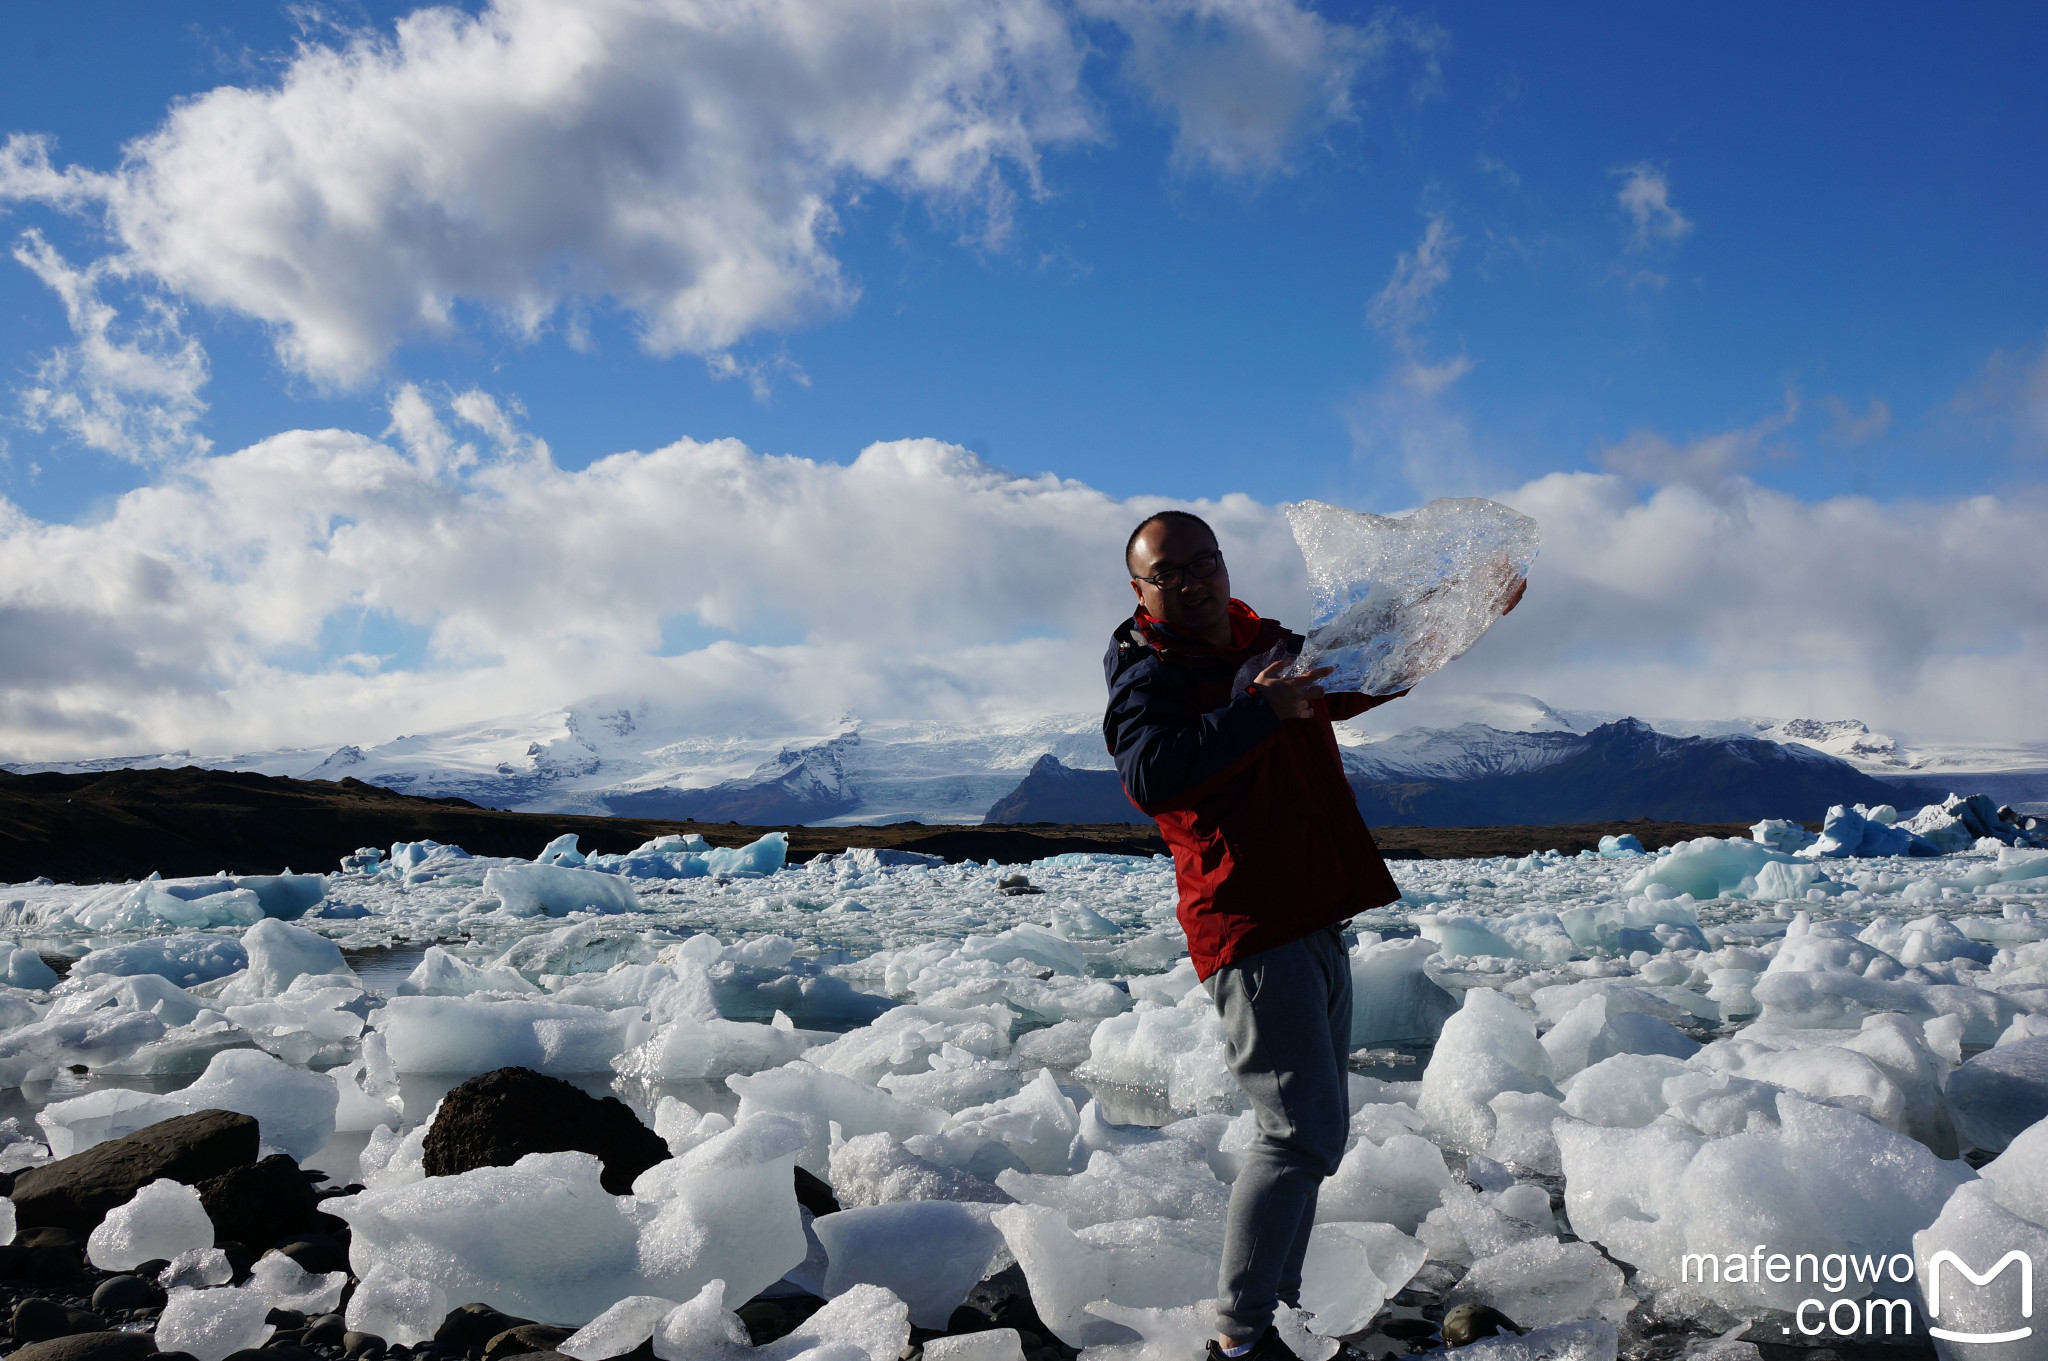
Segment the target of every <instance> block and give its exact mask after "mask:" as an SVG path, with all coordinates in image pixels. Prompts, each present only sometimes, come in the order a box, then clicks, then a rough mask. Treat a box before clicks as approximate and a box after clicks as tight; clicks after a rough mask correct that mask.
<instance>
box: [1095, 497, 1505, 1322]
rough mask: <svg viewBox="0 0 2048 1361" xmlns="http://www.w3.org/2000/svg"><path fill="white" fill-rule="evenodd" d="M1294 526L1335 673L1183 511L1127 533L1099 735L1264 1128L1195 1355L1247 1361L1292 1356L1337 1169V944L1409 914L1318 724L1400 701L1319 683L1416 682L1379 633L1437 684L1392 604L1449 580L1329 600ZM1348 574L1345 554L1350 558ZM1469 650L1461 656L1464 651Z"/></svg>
mask: <svg viewBox="0 0 2048 1361" xmlns="http://www.w3.org/2000/svg"><path fill="white" fill-rule="evenodd" d="M1305 504H1306V505H1308V506H1311V507H1313V506H1314V503H1305ZM1446 504H1449V503H1443V502H1437V503H1432V506H1431V507H1426V508H1425V511H1424V512H1418V515H1417V516H1416V517H1414V519H1413V521H1412V522H1401V521H1380V520H1378V517H1352V518H1354V519H1358V520H1370V521H1376V522H1377V524H1378V525H1380V526H1385V525H1396V526H1403V527H1405V526H1406V525H1407V524H1409V523H1417V524H1419V523H1420V522H1421V517H1422V515H1423V514H1424V513H1426V512H1428V511H1431V510H1434V509H1435V507H1437V506H1442V505H1446ZM1478 504H1481V505H1487V506H1490V505H1492V503H1490V502H1484V503H1478ZM1300 509H1301V508H1300V507H1297V508H1295V510H1297V511H1299V510H1300ZM1315 509H1316V510H1318V511H1329V512H1334V513H1335V514H1336V515H1338V516H1347V517H1349V516H1352V513H1351V512H1349V511H1344V510H1342V509H1340V508H1338V507H1316V508H1315ZM1499 509H1501V510H1503V511H1504V510H1505V509H1506V508H1505V507H1500V508H1499ZM1290 513H1291V514H1292V512H1290ZM1507 513H1508V514H1509V515H1512V514H1513V512H1507ZM1516 518H1517V519H1521V518H1522V517H1516ZM1295 528H1296V534H1297V537H1301V538H1302V542H1303V547H1304V550H1305V551H1307V552H1309V553H1310V556H1311V561H1310V567H1311V578H1312V581H1314V582H1315V584H1316V587H1317V594H1318V597H1319V598H1318V609H1317V614H1318V616H1319V618H1318V620H1317V623H1318V625H1319V627H1318V628H1317V629H1316V630H1314V631H1312V637H1311V639H1309V640H1306V641H1307V642H1308V643H1310V644H1311V651H1312V652H1326V653H1328V654H1330V657H1331V659H1332V660H1334V661H1335V662H1336V663H1337V665H1336V666H1335V667H1330V666H1322V667H1314V666H1311V667H1309V668H1308V669H1301V667H1300V662H1301V655H1300V654H1301V653H1302V651H1303V647H1304V642H1305V640H1304V639H1303V638H1302V637H1301V636H1300V635H1297V634H1294V633H1290V632H1289V631H1288V630H1286V629H1284V628H1282V627H1281V626H1280V625H1279V624H1277V623H1275V622H1274V621H1272V620H1270V619H1262V618H1260V617H1259V616H1258V615H1257V614H1256V613H1254V612H1253V611H1252V609H1251V608H1250V607H1249V606H1247V605H1246V604H1244V603H1243V602H1242V601H1239V600H1234V599H1232V598H1231V595H1230V572H1229V569H1228V568H1227V567H1226V566H1225V565H1224V559H1223V552H1222V549H1221V547H1220V546H1219V545H1218V544H1217V542H1216V536H1215V534H1214V533H1213V532H1211V530H1210V528H1209V526H1208V525H1207V524H1205V523H1204V522H1203V521H1202V520H1201V519H1199V518H1197V517H1196V516H1194V515H1191V514H1188V513H1187V512H1185V511H1165V512H1162V513H1160V514H1158V515H1154V516H1151V517H1150V518H1148V519H1147V520H1145V521H1144V522H1143V523H1141V524H1140V525H1139V526H1138V527H1137V529H1136V530H1135V531H1133V532H1132V534H1131V537H1130V540H1129V541H1128V543H1127V544H1126V545H1125V552H1124V558H1125V566H1126V567H1127V568H1128V570H1129V572H1130V577H1131V590H1132V591H1133V592H1134V593H1135V594H1136V595H1137V597H1138V608H1137V610H1136V612H1135V613H1134V614H1133V615H1132V616H1131V618H1130V619H1128V620H1126V621H1124V623H1122V624H1121V625H1119V626H1118V628H1117V630H1116V636H1115V640H1114V642H1113V644H1112V645H1111V647H1110V650H1109V653H1108V656H1107V657H1106V658H1105V659H1104V666H1105V669H1106V671H1107V673H1108V680H1109V708H1108V712H1107V713H1106V715H1105V716H1104V718H1103V737H1104V740H1105V741H1106V742H1107V743H1108V745H1109V750H1110V754H1111V755H1112V756H1114V757H1115V759H1116V767H1117V773H1118V774H1119V775H1120V776H1121V777H1122V779H1123V784H1124V790H1125V792H1126V793H1127V794H1128V795H1129V796H1130V798H1131V801H1132V802H1133V803H1135V804H1136V805H1137V806H1138V807H1139V808H1140V809H1142V810H1143V811H1145V812H1146V813H1149V814H1151V815H1152V817H1153V818H1154V819H1155V820H1156V821H1157V822H1158V824H1159V830H1160V834H1161V835H1162V836H1163V837H1164V838H1165V840H1166V844H1167V846H1168V847H1169V848H1170V849H1171V850H1172V852H1173V862H1174V874H1175V878H1176V880H1177V881H1178V886H1179V891H1180V905H1179V916H1180V923H1181V927H1182V929H1183V930H1184V931H1185V932H1186V933H1187V940H1188V953H1189V955H1190V956H1191V957H1192V958H1193V961H1194V966H1195V972H1196V973H1197V975H1198V976H1200V977H1201V979H1202V981H1203V984H1204V986H1206V987H1207V989H1208V991H1209V995H1210V996H1211V997H1212V998H1213V999H1214V1000H1215V1002H1216V1006H1217V1009H1218V1011H1219V1012H1220V1014H1221V1016H1222V1021H1223V1030H1224V1040H1225V1055H1226V1057H1227V1060H1228V1062H1229V1064H1230V1069H1231V1072H1232V1073H1233V1074H1234V1075H1235V1076H1236V1078H1237V1080H1238V1083H1239V1085H1240V1086H1241V1087H1242V1088H1243V1090H1244V1093H1245V1095H1246V1097H1247V1098H1249V1100H1250V1101H1251V1104H1252V1109H1253V1111H1254V1112H1255V1118H1256V1120H1257V1124H1258V1133H1257V1136H1256V1138H1255V1140H1254V1142H1253V1145H1252V1147H1251V1149H1250V1150H1249V1151H1248V1152H1247V1153H1246V1155H1245V1161H1244V1170H1243V1171H1242V1172H1241V1173H1239V1175H1238V1178H1237V1182H1236V1184H1235V1185H1234V1186H1233V1187H1232V1188H1231V1194H1230V1210H1229V1217H1228V1220H1227V1222H1226V1224H1225V1228H1224V1239H1223V1268H1222V1273H1221V1278H1220V1281H1219V1286H1218V1290H1219V1294H1220V1296H1221V1299H1220V1302H1219V1306H1218V1310H1217V1329H1218V1334H1219V1337H1218V1340H1217V1341H1216V1342H1214V1343H1212V1344H1211V1346H1210V1350H1209V1355H1210V1356H1211V1357H1217V1356H1229V1357H1249V1358H1252V1361H1291V1358H1293V1353H1292V1352H1291V1351H1290V1350H1289V1349H1288V1347H1287V1345H1286V1344H1285V1343H1284V1342H1282V1341H1281V1340H1280V1338H1279V1335H1278V1334H1277V1333H1276V1332H1275V1331H1274V1330H1273V1327H1272V1323H1273V1317H1274V1313H1275V1311H1276V1309H1277V1308H1278V1306H1279V1304H1281V1303H1282V1302H1285V1303H1287V1304H1288V1305H1290V1306H1295V1305H1298V1304H1299V1303H1300V1298H1301V1268H1302V1259H1303V1257H1304V1256H1305V1255H1306V1253H1307V1251H1308V1241H1309V1232H1310V1230H1311V1229H1313V1228H1314V1227H1315V1205H1316V1193H1317V1190H1318V1189H1319V1187H1320V1186H1321V1183H1322V1180H1323V1178H1324V1177H1326V1176H1329V1175H1330V1174H1331V1173H1332V1172H1334V1171H1335V1170H1336V1168H1337V1164H1338V1161H1339V1160H1340V1159H1341V1158H1342V1157H1343V1155H1344V1141H1345V1136H1346V1133H1347V1131H1348V1128H1349V1124H1350V1102H1349V1090H1348V1089H1349V1077H1348V1074H1349V1066H1348V1060H1349V1056H1350V1050H1351V965H1350V960H1349V959H1348V958H1347V956H1346V954H1345V950H1344V941H1343V928H1344V925H1345V923H1346V922H1347V921H1348V920H1349V919H1350V918H1351V917H1352V916H1353V915H1355V914H1357V913H1360V912H1363V911H1366V910H1367V909H1369V908H1374V907H1379V906H1382V905H1383V904H1386V903H1390V902H1393V901H1394V900H1395V899H1397V898H1399V897H1400V896H1401V891H1400V889H1399V888H1397V887H1396V886H1395V884H1394V880H1393V877H1392V876H1391V875H1389V874H1388V873H1387V867H1386V863H1385V862H1384V861H1383V860H1382V859H1381V858H1380V854H1379V851H1378V850H1377V849H1376V848H1375V847H1374V845H1373V840H1372V834H1371V833H1370V832H1369V831H1367V830H1366V826H1365V821H1364V819H1363V818H1361V817H1360V816H1359V814H1358V805H1357V802H1356V800H1355V799H1354V798H1353V796H1352V792H1351V787H1350V785H1349V784H1348V783H1347V782H1346V780H1345V777H1344V766H1343V762H1342V760H1341V759H1340V758H1339V756H1338V750H1337V741H1336V736H1335V734H1334V732H1333V731H1332V729H1331V723H1332V721H1333V720H1343V719H1347V718H1351V717H1354V716H1356V715H1358V714H1361V713H1364V712H1365V711H1367V710H1368V709H1372V708H1375V707H1377V706H1378V705H1381V704H1384V703H1386V702H1387V701H1388V700H1390V699H1396V698H1399V697H1400V695H1402V694H1405V693H1407V690H1406V688H1405V683H1403V688H1401V689H1399V690H1392V691H1390V692H1389V691H1386V690H1385V687H1384V685H1382V686H1380V687H1379V688H1381V689H1382V693H1378V694H1364V693H1358V692H1356V691H1349V690H1347V691H1345V692H1342V693H1330V694H1326V693H1325V692H1324V688H1323V687H1322V686H1321V685H1320V684H1318V682H1319V681H1322V680H1324V679H1325V678H1327V677H1329V676H1331V675H1332V674H1333V671H1336V672H1342V673H1345V674H1346V677H1347V678H1348V679H1352V680H1353V681H1354V682H1358V681H1359V680H1360V678H1361V677H1363V678H1366V679H1367V680H1368V681H1369V680H1370V679H1371V678H1374V677H1376V678H1378V679H1379V680H1381V681H1382V682H1384V681H1385V680H1386V679H1387V677H1388V676H1389V675H1391V676H1393V677H1394V679H1395V680H1396V681H1399V682H1406V680H1407V678H1408V677H1409V676H1410V675H1411V674H1421V672H1420V671H1417V670H1416V669H1415V667H1414V666H1413V665H1410V666H1408V669H1407V670H1401V669H1399V668H1398V667H1397V668H1396V669H1395V670H1393V671H1391V672H1390V671H1389V670H1388V669H1387V664H1386V658H1387V655H1388V654H1389V646H1388V640H1387V638H1386V637H1385V636H1384V635H1385V633H1386V630H1387V629H1388V628H1390V627H1391V628H1393V629H1394V630H1396V631H1397V632H1400V633H1402V634H1403V635H1404V636H1407V637H1409V638H1412V637H1414V636H1415V635H1416V634H1418V633H1419V632H1427V633H1428V634H1429V646H1430V647H1431V648H1433V649H1435V653H1436V654H1437V655H1435V656H1434V657H1433V658H1432V659H1431V660H1433V661H1434V665H1441V664H1442V660H1444V659H1446V658H1444V657H1443V656H1442V653H1443V652H1444V650H1445V649H1444V648H1443V646H1442V640H1443V638H1444V637H1447V636H1449V635H1448V634H1447V633H1446V632H1445V630H1444V627H1443V624H1442V620H1441V618H1439V617H1436V616H1432V617H1430V618H1428V619H1427V620H1426V621H1424V622H1425V624H1426V628H1425V629H1423V630H1417V629H1415V628H1413V627H1409V625H1411V624H1412V623H1413V622H1414V621H1415V619H1416V618H1417V616H1416V614H1415V612H1414V611H1413V610H1412V609H1410V610H1408V611H1407V612H1406V613H1404V612H1403V605H1404V603H1405V604H1406V605H1413V604H1415V603H1416V602H1418V601H1423V602H1427V601H1430V600H1434V601H1435V602H1436V604H1435V605H1434V606H1431V607H1430V608H1433V609H1435V610H1436V612H1437V616H1441V615H1442V613H1443V601H1444V600H1445V599H1446V582H1445V581H1443V580H1439V581H1437V582H1436V583H1434V585H1433V586H1431V587H1426V588H1425V589H1423V590H1421V591H1414V590H1411V591H1408V592H1407V593H1406V594H1405V595H1400V593H1399V592H1396V593H1395V595H1397V596H1399V599H1394V600H1393V605H1392V606H1389V604H1388V601H1389V600H1390V599H1393V597H1391V596H1389V594H1388V592H1387V591H1386V590H1381V591H1380V593H1379V594H1377V595H1374V594H1373V593H1372V592H1371V591H1370V590H1367V591H1365V592H1363V593H1361V592H1359V591H1357V590H1352V591H1350V593H1349V594H1348V595H1346V596H1345V598H1344V599H1342V600H1338V599H1335V598H1331V599H1328V600H1326V599H1324V597H1325V596H1327V595H1329V593H1328V592H1326V591H1324V590H1323V588H1322V583H1321V581H1320V579H1319V578H1318V577H1317V572H1316V566H1317V564H1316V561H1315V556H1314V553H1315V550H1314V548H1313V547H1312V538H1313V536H1306V537H1305V536H1303V521H1302V520H1300V519H1299V518H1297V519H1296V525H1295ZM1367 528H1368V529H1369V530H1370V529H1372V526H1368V527H1367ZM1531 529H1532V530H1533V525H1532V526H1531ZM1382 532H1383V531H1382ZM1528 556H1530V557H1533V548H1531V549H1530V551H1529V554H1528ZM1358 560H1359V558H1358V555H1357V554H1356V553H1355V552H1354V553H1353V554H1352V558H1351V561H1353V562H1356V561H1358ZM1501 562H1502V563H1504V564H1506V574H1505V575H1502V576H1501V581H1500V582H1499V583H1498V585H1497V586H1493V587H1488V588H1486V589H1488V590H1491V591H1492V595H1491V597H1490V598H1489V599H1488V600H1487V601H1486V602H1485V604H1486V607H1487V610H1486V612H1487V615H1488V618H1487V619H1486V621H1485V622H1487V623H1490V622H1491V620H1492V618H1497V617H1498V616H1499V615H1500V614H1504V613H1506V612H1507V610H1509V609H1512V608H1513V607H1514V605H1515V604H1516V603H1517V602H1519V600H1520V598H1521V584H1522V579H1521V576H1520V575H1519V572H1518V571H1516V570H1515V569H1517V568H1519V571H1526V570H1527V565H1526V561H1525V560H1518V559H1512V558H1508V557H1503V558H1502V559H1501ZM1442 575H1443V573H1442V572H1441V570H1439V576H1440V577H1441V576H1442ZM1496 575H1500V573H1498V572H1497V573H1496ZM1462 586H1463V582H1462V581H1461V580H1459V579H1455V577H1454V578H1453V579H1451V580H1450V581H1449V582H1448V587H1449V590H1450V594H1453V595H1455V594H1456V592H1457V590H1458V589H1460V588H1461V587H1462ZM1432 592H1433V594H1432ZM1482 593H1483V592H1482ZM1339 594H1342V593H1341V592H1340V593H1339ZM1468 594H1469V591H1468ZM1367 597H1369V598H1370V600H1371V601H1372V602H1373V609H1376V610H1377V611H1378V613H1376V614H1373V613H1371V611H1368V612H1367V613H1368V614H1370V617H1371V618H1372V620H1373V621H1374V622H1373V624H1372V629H1373V630H1374V632H1373V634H1372V636H1370V637H1368V636H1362V635H1361V634H1360V632H1359V627H1358V626H1359V624H1360V622H1361V620H1363V619H1364V618H1366V617H1367V616H1366V615H1362V614H1360V613H1359V610H1360V603H1359V602H1360V600H1362V599H1365V598H1367ZM1390 609H1391V613H1390V612H1389V610H1390ZM1423 613H1424V614H1427V613H1428V611H1427V610H1426V609H1425V610H1424V611H1423ZM1455 622H1456V621H1453V623H1454V624H1455ZM1481 631H1483V625H1482V626H1481ZM1473 636H1474V637H1476V636H1477V635H1476V633H1475V634H1474V635H1473ZM1319 641H1320V643H1321V644H1323V645H1322V646H1317V644H1318V643H1319ZM1396 641H1397V642H1398V641H1399V640H1396ZM1466 646H1470V640H1466V641H1465V642H1464V644H1463V646H1460V647H1456V651H1462V650H1463V647H1466ZM1392 651H1393V652H1394V653H1400V652H1401V648H1400V647H1399V646H1395V647H1393V648H1392ZM1367 653H1370V654H1371V658H1370V660H1369V661H1368V662H1367V664H1366V665H1365V667H1364V669H1361V666H1360V659H1361V657H1363V656H1364V655H1365V654H1367ZM1450 655H1455V652H1452V653H1450ZM1434 665H1429V666H1427V668H1426V669H1434ZM1374 666H1377V670H1375V669H1373V667H1374ZM1291 672H1293V673H1296V674H1290V673H1291ZM1368 688H1370V687H1368Z"/></svg>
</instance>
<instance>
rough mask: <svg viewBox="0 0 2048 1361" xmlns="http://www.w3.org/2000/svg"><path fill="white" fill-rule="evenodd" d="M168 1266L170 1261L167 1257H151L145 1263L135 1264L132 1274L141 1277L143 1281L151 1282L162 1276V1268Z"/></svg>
mask: <svg viewBox="0 0 2048 1361" xmlns="http://www.w3.org/2000/svg"><path fill="white" fill-rule="evenodd" d="M170 1264H171V1259H170V1258H168V1257H152V1258H150V1259H149V1260H148V1261H146V1262H140V1263H137V1264H136V1267H135V1271H134V1274H135V1275H137V1276H140V1277H142V1279H144V1280H145V1281H153V1280H155V1279H156V1278H157V1277H159V1276H161V1275H163V1274H164V1268H165V1267H167V1266H169V1265H170Z"/></svg>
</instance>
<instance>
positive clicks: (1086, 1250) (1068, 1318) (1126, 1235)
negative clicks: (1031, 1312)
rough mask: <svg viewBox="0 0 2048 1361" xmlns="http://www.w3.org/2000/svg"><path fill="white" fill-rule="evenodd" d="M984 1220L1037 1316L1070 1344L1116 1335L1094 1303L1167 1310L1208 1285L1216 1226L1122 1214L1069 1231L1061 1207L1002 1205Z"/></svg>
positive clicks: (1218, 1249)
mask: <svg viewBox="0 0 2048 1361" xmlns="http://www.w3.org/2000/svg"><path fill="white" fill-rule="evenodd" d="M992 1221H993V1223H994V1224H995V1226H996V1227H997V1228H998V1229H1000V1230H1002V1234H1003V1238H1004V1240H1005V1241H1006V1242H1008V1244H1009V1246H1010V1251H1011V1253H1012V1254H1013V1255H1014V1256H1015V1257H1016V1258H1017V1262H1018V1264H1019V1265H1020V1266H1022V1267H1023V1268H1024V1279H1025V1281H1026V1282H1027V1283H1028V1284H1029V1286H1030V1288H1031V1299H1032V1302H1033V1303H1034V1304H1036V1305H1037V1306H1038V1316H1039V1317H1040V1318H1041V1319H1043V1320H1044V1321H1045V1325H1046V1327H1048V1328H1050V1329H1052V1331H1053V1332H1054V1333H1055V1334H1057V1335H1058V1336H1059V1338H1060V1340H1061V1341H1062V1342H1065V1343H1066V1344H1067V1345H1068V1346H1070V1347H1086V1346H1089V1345H1092V1344H1094V1343H1098V1342H1117V1341H1121V1340H1123V1334H1124V1330H1123V1329H1122V1328H1120V1327H1118V1326H1117V1325H1115V1324H1113V1323H1110V1322H1109V1321H1108V1320H1106V1319H1103V1318H1101V1317H1100V1316H1098V1315H1096V1314H1093V1313H1090V1312H1089V1311H1088V1307H1087V1306H1088V1305H1089V1304H1091V1303H1093V1302H1094V1301H1096V1300H1108V1301H1110V1302H1111V1303H1114V1304H1121V1305H1127V1306H1131V1307H1135V1308H1148V1309H1171V1308H1178V1307H1182V1306H1185V1305H1191V1304H1198V1303H1201V1302H1203V1301H1205V1300H1207V1299H1208V1298H1209V1297H1210V1296H1211V1295H1212V1294H1213V1293H1214V1292H1215V1289H1216V1272H1217V1268H1218V1265H1219V1264H1220V1263H1221V1261H1222V1258H1223V1226H1222V1225H1221V1224H1219V1223H1216V1222H1214V1221H1206V1220H1184V1219H1126V1220H1119V1221H1117V1222H1115V1223H1110V1224H1097V1225H1095V1226H1093V1227H1091V1228H1086V1229H1082V1230H1081V1231H1080V1232H1079V1233H1078V1234H1077V1233H1075V1232H1074V1230H1073V1229H1071V1228H1069V1227H1068V1226H1067V1217H1066V1215H1065V1214H1064V1213H1063V1212H1061V1211H1059V1210H1052V1209H1047V1208H1046V1207H1044V1206H1042V1205H1011V1206H1007V1207H1006V1208H1004V1209H1001V1210H998V1211H997V1212H996V1213H995V1215H994V1216H993V1217H992Z"/></svg>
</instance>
